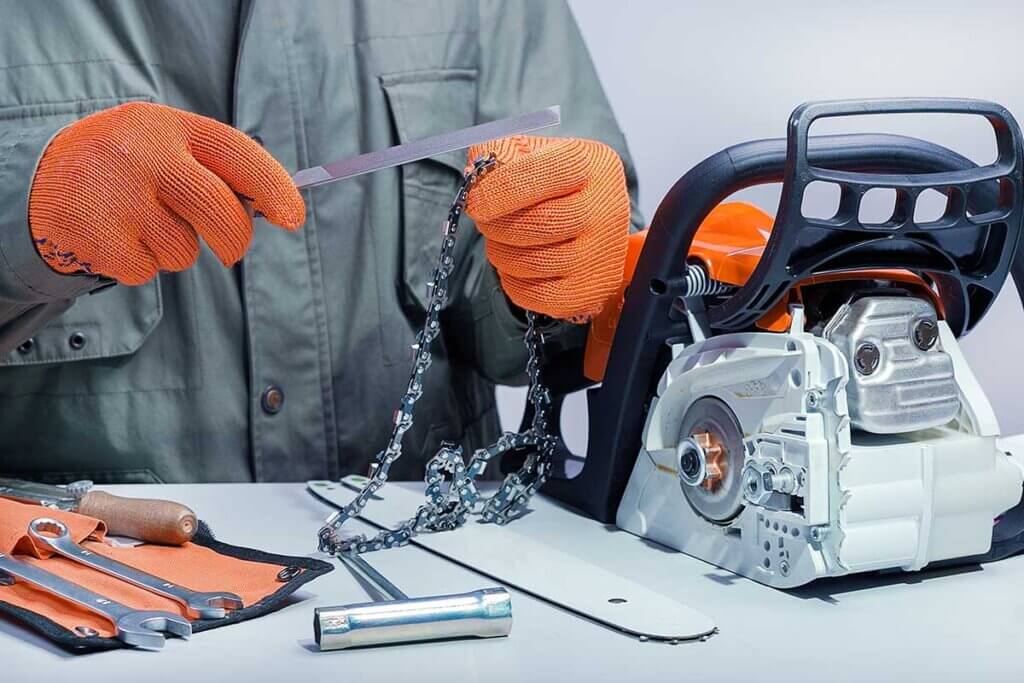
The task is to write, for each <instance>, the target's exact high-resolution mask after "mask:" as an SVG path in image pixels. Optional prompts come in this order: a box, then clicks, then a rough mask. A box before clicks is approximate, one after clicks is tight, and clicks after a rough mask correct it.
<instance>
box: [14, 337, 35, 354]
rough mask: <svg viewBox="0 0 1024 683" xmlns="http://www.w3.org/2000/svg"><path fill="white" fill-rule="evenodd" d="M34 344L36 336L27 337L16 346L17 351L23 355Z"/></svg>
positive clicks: (29, 350)
mask: <svg viewBox="0 0 1024 683" xmlns="http://www.w3.org/2000/svg"><path fill="white" fill-rule="evenodd" d="M35 345H36V338H35V337H29V338H28V339H26V340H25V341H23V342H21V345H20V346H19V347H18V353H20V354H21V355H23V356H24V355H25V354H27V353H29V352H31V351H32V348H33V347H34V346H35Z"/></svg>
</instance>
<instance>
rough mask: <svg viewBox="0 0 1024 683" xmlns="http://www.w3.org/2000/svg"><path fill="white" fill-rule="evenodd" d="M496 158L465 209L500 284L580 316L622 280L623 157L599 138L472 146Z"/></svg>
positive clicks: (473, 151) (516, 298)
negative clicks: (482, 241) (474, 222)
mask: <svg viewBox="0 0 1024 683" xmlns="http://www.w3.org/2000/svg"><path fill="white" fill-rule="evenodd" d="M488 153H491V154H494V156H495V157H496V159H497V161H498V164H497V165H496V166H494V167H492V168H491V169H489V170H488V171H487V172H486V173H485V174H484V175H483V176H482V177H481V178H480V179H479V180H477V181H476V183H475V184H474V185H473V187H471V188H470V191H469V197H468V198H467V202H466V213H468V214H469V215H470V216H472V217H473V219H474V220H475V221H476V225H477V228H478V229H479V230H480V232H481V234H483V236H484V238H485V239H486V252H487V258H488V259H489V260H490V262H491V264H492V265H493V266H494V268H495V270H496V271H498V276H499V278H500V279H501V285H502V288H503V289H504V290H505V293H506V294H507V295H508V297H509V298H510V299H511V300H512V302H513V303H515V304H516V305H517V306H520V307H521V308H525V309H528V310H531V311H535V312H537V313H543V314H544V315H548V316H551V317H553V318H560V319H564V320H572V321H577V322H579V321H585V320H588V319H590V318H591V317H593V316H594V315H596V314H597V313H599V312H600V310H601V306H602V304H603V303H604V302H605V301H606V300H607V299H608V298H609V297H610V296H611V295H612V294H613V293H614V292H615V291H616V289H617V288H618V286H619V284H620V283H621V282H622V269H623V265H624V263H625V259H626V243H627V239H628V236H629V193H628V191H627V189H626V179H625V174H624V173H623V170H622V161H621V160H620V159H619V156H618V154H616V153H615V151H614V150H613V149H612V148H611V147H608V146H607V145H604V144H602V143H600V142H595V141H593V140H581V139H574V138H566V139H558V138H541V137H526V136H516V137H511V138H505V139H502V140H496V141H494V142H489V143H485V144H483V145H475V146H473V147H471V148H470V150H469V159H470V161H472V160H474V159H477V158H479V157H481V156H484V155H486V154H488Z"/></svg>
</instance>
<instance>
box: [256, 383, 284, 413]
mask: <svg viewBox="0 0 1024 683" xmlns="http://www.w3.org/2000/svg"><path fill="white" fill-rule="evenodd" d="M283 405H284V392H283V391H281V387H279V386H277V385H276V384H271V385H270V386H268V387H267V388H266V389H264V390H263V395H262V396H260V407H261V408H263V412H265V413H266V414H267V415H277V414H278V413H279V412H281V407H282V406H283Z"/></svg>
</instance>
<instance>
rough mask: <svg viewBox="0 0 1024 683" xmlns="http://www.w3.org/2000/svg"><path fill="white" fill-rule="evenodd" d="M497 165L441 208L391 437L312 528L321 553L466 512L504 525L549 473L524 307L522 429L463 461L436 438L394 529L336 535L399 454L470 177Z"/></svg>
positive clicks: (460, 520)
mask: <svg viewBox="0 0 1024 683" xmlns="http://www.w3.org/2000/svg"><path fill="white" fill-rule="evenodd" d="M496 163H497V160H496V159H495V158H494V157H493V156H487V157H480V158H479V159H476V160H475V161H474V162H473V166H472V168H470V169H469V170H468V171H467V172H466V174H465V175H464V176H463V179H462V183H461V184H460V185H459V189H458V191H457V193H456V194H455V199H454V200H453V201H452V204H451V206H450V208H449V209H448V217H447V219H446V220H445V223H444V234H443V240H442V242H441V250H440V253H439V255H438V259H437V266H436V267H435V268H434V271H433V274H432V277H431V281H430V282H429V283H428V285H427V293H428V305H427V317H426V320H425V321H424V323H423V328H422V329H421V330H420V331H419V332H418V333H417V335H416V343H415V344H414V345H413V352H414V357H413V363H412V371H411V373H410V377H409V384H408V387H407V389H406V392H405V395H404V396H403V397H402V400H401V403H400V406H399V408H398V410H396V411H395V415H394V427H393V429H392V431H391V438H390V439H389V441H388V443H387V446H386V447H385V448H384V450H382V451H381V452H379V453H378V454H377V457H376V461H375V462H374V463H373V464H372V465H371V472H370V476H369V479H368V480H367V482H366V483H365V484H364V485H363V487H362V489H360V491H359V493H358V494H357V495H356V497H355V498H354V499H353V500H352V501H351V502H350V503H349V504H348V505H346V506H345V507H344V508H342V509H341V510H338V511H337V512H335V513H333V514H332V515H331V516H330V517H328V518H327V520H326V521H325V522H324V525H323V527H321V529H320V532H319V548H320V550H321V551H322V552H326V553H330V554H332V555H340V554H343V553H364V552H369V551H372V550H383V549H387V548H394V547H398V546H402V545H405V544H407V543H408V542H409V540H410V539H411V538H412V537H413V536H415V535H416V534H417V533H420V532H424V531H426V532H433V531H450V530H453V529H457V528H459V527H460V526H462V525H463V524H464V523H465V521H466V518H467V516H469V515H476V516H479V517H481V518H482V519H483V520H484V521H485V522H494V523H496V524H505V523H506V522H509V521H511V520H513V519H515V518H517V517H518V516H520V515H521V514H523V512H525V509H526V506H527V504H528V503H529V501H530V498H531V497H532V496H533V494H534V493H536V492H537V490H538V489H539V488H540V487H541V486H542V485H543V484H544V482H545V481H546V480H547V478H548V475H549V474H550V473H551V460H552V455H553V453H554V449H555V443H556V442H555V437H553V436H552V435H550V434H549V432H548V415H549V409H550V404H551V395H550V392H549V391H548V389H547V388H546V387H545V386H544V385H543V383H542V381H541V378H540V363H541V356H540V354H541V346H542V344H543V337H542V335H541V333H540V332H539V331H538V330H537V317H536V315H535V314H534V313H533V312H532V311H526V334H525V335H524V338H523V341H524V343H525V345H526V349H527V354H528V358H527V364H526V371H527V375H528V378H529V382H530V386H529V392H528V400H529V402H530V406H531V409H532V412H533V419H532V422H531V424H530V427H529V428H528V429H527V430H526V431H524V432H519V433H516V432H505V433H503V434H502V435H501V436H500V437H498V439H497V441H495V442H494V443H493V444H491V445H489V446H486V447H484V448H478V449H477V450H476V451H474V452H473V455H472V456H471V457H470V459H469V463H468V464H467V463H466V462H465V459H464V458H463V452H462V447H461V446H457V445H455V444H452V443H448V442H445V443H442V445H441V448H440V449H439V450H438V452H437V453H436V454H435V455H434V457H433V458H431V459H430V460H429V461H428V462H427V466H426V475H425V477H424V480H425V481H426V484H427V487H426V492H425V496H426V501H424V502H423V503H422V504H421V505H420V506H419V508H418V509H417V510H416V514H415V515H413V516H412V517H411V518H410V519H408V520H406V521H405V522H403V523H402V524H399V525H398V526H397V527H395V528H393V529H384V530H382V531H380V532H379V533H378V534H376V535H375V536H373V537H371V538H368V537H366V536H365V535H363V534H359V535H353V536H344V537H343V536H342V535H341V533H340V531H341V527H342V526H343V525H344V524H345V522H347V521H348V520H349V519H351V518H352V517H356V516H358V515H359V514H360V513H361V512H362V510H363V508H364V507H366V503H367V502H368V501H369V499H370V498H371V497H372V496H373V495H374V494H375V493H376V492H377V491H378V490H380V488H381V487H383V486H384V484H385V483H386V482H387V479H388V472H389V470H390V469H391V465H392V464H393V463H394V462H395V461H396V460H398V458H400V457H401V455H402V437H403V436H404V434H405V432H407V431H408V430H409V428H410V427H412V423H413V406H414V405H415V403H416V401H417V400H419V398H420V397H421V396H422V395H423V378H424V376H425V374H426V372H427V369H428V368H429V367H430V364H431V355H430V346H431V343H432V342H433V341H434V339H435V338H436V337H437V336H438V334H440V332H441V321H440V315H441V311H442V310H443V309H444V307H445V305H446V304H447V302H448V287H449V284H450V276H451V274H452V272H453V270H454V269H455V259H454V256H453V253H454V249H455V238H456V234H457V232H458V229H459V220H460V218H461V217H462V212H463V210H464V209H465V206H466V197H467V195H468V193H469V189H470V187H471V186H472V185H473V183H474V182H475V181H476V180H477V179H478V178H479V177H480V176H481V175H483V174H484V173H485V172H486V171H487V170H488V169H490V168H491V167H492V166H494V165H495V164H496ZM524 449H529V452H528V454H527V455H526V456H525V459H524V461H523V464H522V465H521V466H520V467H519V469H518V470H516V471H515V472H511V473H509V474H508V475H507V476H506V477H505V480H504V481H503V482H502V484H501V487H500V488H499V489H498V490H497V491H496V492H495V493H494V494H493V495H491V496H489V497H487V496H482V495H481V493H480V491H479V489H478V488H477V485H476V481H477V479H478V478H479V477H480V475H482V474H483V473H484V471H485V469H486V468H487V465H488V463H490V461H491V460H494V459H495V458H499V457H500V456H502V455H503V454H505V453H509V452H511V451H518V450H524Z"/></svg>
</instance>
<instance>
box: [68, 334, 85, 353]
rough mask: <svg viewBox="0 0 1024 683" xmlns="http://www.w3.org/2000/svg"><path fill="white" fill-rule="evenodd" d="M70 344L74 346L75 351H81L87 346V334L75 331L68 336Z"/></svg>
mask: <svg viewBox="0 0 1024 683" xmlns="http://www.w3.org/2000/svg"><path fill="white" fill-rule="evenodd" d="M68 346H70V347H71V348H73V349H74V350H75V351H79V350H81V349H84V348H85V335H84V334H82V333H81V332H74V333H72V335H71V336H70V337H68Z"/></svg>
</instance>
